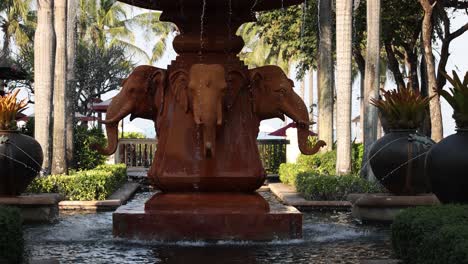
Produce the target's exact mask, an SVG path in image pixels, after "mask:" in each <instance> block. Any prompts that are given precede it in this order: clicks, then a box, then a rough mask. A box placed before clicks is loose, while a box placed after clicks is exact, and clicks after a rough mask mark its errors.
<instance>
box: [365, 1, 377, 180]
mask: <svg viewBox="0 0 468 264" xmlns="http://www.w3.org/2000/svg"><path fill="white" fill-rule="evenodd" d="M379 59H380V0H367V48H366V69H365V77H364V78H365V80H364V94H363V100H364V101H363V111H362V119H361V120H363V123H364V124H363V130H362V132H361V133H363V136H364V137H363V139H364V142H363V143H364V160H363V163H364V164H367V159H368V153H369V150H370V147H371V146H372V144H373V143H374V142H375V141H376V140H377V123H378V121H377V109H376V108H375V107H373V106H372V105H370V104H369V102H370V99H371V98H377V97H378V93H379V87H380V78H379V77H380V70H379V66H380V62H379ZM367 168H368V169H367V170H362V173H363V176H366V177H371V174H372V171H371V170H370V169H369V168H370V166H368V167H367ZM366 172H367V173H366Z"/></svg>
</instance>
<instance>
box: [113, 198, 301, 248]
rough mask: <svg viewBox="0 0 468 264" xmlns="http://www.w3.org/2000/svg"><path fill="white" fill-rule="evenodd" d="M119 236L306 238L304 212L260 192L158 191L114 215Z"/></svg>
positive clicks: (164, 237)
mask: <svg viewBox="0 0 468 264" xmlns="http://www.w3.org/2000/svg"><path fill="white" fill-rule="evenodd" d="M113 232H114V236H116V237H124V238H130V239H142V240H163V241H180V240H252V241H269V240H276V239H279V240H282V239H298V238H301V237H302V214H301V213H300V212H299V211H298V210H297V209H296V208H294V207H290V206H282V205H281V206H278V205H275V206H272V207H270V206H269V204H268V202H267V201H266V200H265V199H264V198H263V197H262V196H261V195H259V194H258V193H252V194H249V193H157V194H155V195H154V196H153V197H152V198H150V199H149V200H148V201H147V202H146V204H145V206H144V207H139V208H135V207H131V206H126V205H124V206H121V207H119V208H118V209H117V211H115V213H114V214H113Z"/></svg>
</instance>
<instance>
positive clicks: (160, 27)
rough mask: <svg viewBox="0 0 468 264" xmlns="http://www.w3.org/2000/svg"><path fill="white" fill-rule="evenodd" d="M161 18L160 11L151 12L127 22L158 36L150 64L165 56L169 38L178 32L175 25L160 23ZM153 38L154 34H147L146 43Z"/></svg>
mask: <svg viewBox="0 0 468 264" xmlns="http://www.w3.org/2000/svg"><path fill="white" fill-rule="evenodd" d="M160 17H161V12H160V11H156V12H153V11H150V12H146V13H142V14H139V15H136V16H134V17H132V18H131V19H129V20H128V21H127V23H128V24H129V25H135V26H138V27H143V28H145V29H146V30H149V31H150V32H152V33H153V34H155V35H156V36H157V38H156V39H157V42H156V43H155V44H154V45H153V50H152V54H151V58H150V60H149V63H150V64H153V63H155V62H156V61H158V60H159V59H160V58H161V57H162V56H163V54H164V52H165V51H166V42H167V41H168V37H169V36H170V35H171V34H172V33H174V32H176V30H177V29H176V27H175V26H174V24H172V23H168V22H162V21H160V20H159V19H160ZM152 37H153V36H152V34H145V40H146V41H151V40H152V39H151V38H152Z"/></svg>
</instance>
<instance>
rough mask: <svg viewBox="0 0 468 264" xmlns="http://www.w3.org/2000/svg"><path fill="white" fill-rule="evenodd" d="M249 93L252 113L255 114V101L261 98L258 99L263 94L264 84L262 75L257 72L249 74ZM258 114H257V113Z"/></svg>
mask: <svg viewBox="0 0 468 264" xmlns="http://www.w3.org/2000/svg"><path fill="white" fill-rule="evenodd" d="M250 87H251V88H250V89H251V90H250V92H251V94H252V97H253V98H252V99H253V100H252V111H253V112H254V113H257V103H256V100H257V99H260V100H262V99H261V98H258V97H259V96H260V95H261V94H262V93H263V92H265V83H264V77H263V74H262V73H261V72H259V71H254V72H253V73H251V74H250ZM257 114H258V113H257Z"/></svg>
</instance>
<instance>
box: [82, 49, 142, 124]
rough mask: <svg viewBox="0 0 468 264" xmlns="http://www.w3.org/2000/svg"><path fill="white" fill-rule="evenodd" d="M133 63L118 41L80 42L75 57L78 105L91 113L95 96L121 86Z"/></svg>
mask: <svg viewBox="0 0 468 264" xmlns="http://www.w3.org/2000/svg"><path fill="white" fill-rule="evenodd" d="M132 67H133V64H132V63H131V62H130V61H129V59H128V56H127V55H126V53H125V49H124V48H122V47H120V46H118V45H115V46H112V47H109V48H105V47H99V46H98V45H95V44H93V43H88V42H83V41H82V42H80V43H79V44H78V46H77V56H76V61H75V74H76V75H75V78H76V95H77V98H76V101H75V109H76V110H77V111H79V112H80V113H81V114H83V115H85V116H89V115H90V114H91V110H90V109H89V106H90V103H91V100H92V99H95V98H100V97H101V96H102V95H103V94H105V93H107V92H109V91H113V90H117V89H118V88H119V87H120V85H121V82H122V80H123V79H124V78H126V77H127V76H128V74H130V71H131V69H132Z"/></svg>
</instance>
